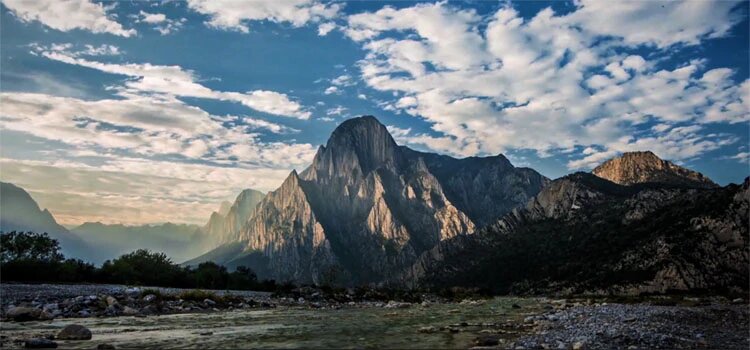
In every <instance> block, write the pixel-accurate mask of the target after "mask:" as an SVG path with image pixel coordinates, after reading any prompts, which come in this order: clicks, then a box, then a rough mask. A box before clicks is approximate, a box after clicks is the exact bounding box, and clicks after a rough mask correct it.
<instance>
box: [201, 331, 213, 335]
mask: <svg viewBox="0 0 750 350" xmlns="http://www.w3.org/2000/svg"><path fill="white" fill-rule="evenodd" d="M213 334H214V332H200V333H198V335H213Z"/></svg>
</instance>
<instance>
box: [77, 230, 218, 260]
mask: <svg viewBox="0 0 750 350" xmlns="http://www.w3.org/2000/svg"><path fill="white" fill-rule="evenodd" d="M72 231H73V233H75V234H76V235H77V236H79V237H81V239H83V240H84V241H85V242H86V243H87V244H89V245H90V246H91V247H92V248H93V249H92V252H95V253H96V257H95V258H94V259H93V261H94V262H95V263H101V262H103V261H104V260H107V259H114V258H117V257H119V256H120V255H122V254H126V253H130V252H132V251H134V250H137V249H148V250H151V251H154V252H163V253H165V254H167V256H169V257H170V258H171V259H172V260H174V261H182V260H184V259H186V258H189V257H192V256H195V255H196V254H200V253H202V252H203V251H205V245H206V243H207V242H206V240H207V237H206V236H205V234H204V233H203V232H201V231H200V227H199V226H197V225H187V224H173V223H165V224H159V225H138V226H126V225H120V224H114V225H106V224H102V223H100V222H87V223H84V224H82V225H80V226H78V227H76V228H73V229H72Z"/></svg>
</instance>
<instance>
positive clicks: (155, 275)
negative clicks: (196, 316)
mask: <svg viewBox="0 0 750 350" xmlns="http://www.w3.org/2000/svg"><path fill="white" fill-rule="evenodd" d="M0 279H1V280H2V281H3V282H7V281H16V282H64V283H114V284H127V285H139V286H156V287H175V288H204V289H239V290H264V291H275V290H277V289H278V286H277V285H276V283H275V281H273V280H265V281H259V280H258V277H257V275H256V274H255V272H253V270H251V269H249V268H247V267H244V266H240V267H238V268H237V269H236V270H235V271H233V272H229V271H227V269H226V268H225V267H224V266H220V265H217V264H215V263H213V262H205V263H202V264H200V265H198V267H196V268H192V267H182V266H180V265H178V264H175V263H173V262H172V260H171V259H169V257H167V256H166V255H165V254H164V253H156V252H150V251H148V250H146V249H139V250H136V251H134V252H132V253H128V254H125V255H122V256H120V257H118V258H116V259H113V260H107V261H105V262H104V264H102V266H101V267H96V266H94V265H93V264H90V263H87V262H85V261H83V260H80V259H70V258H68V259H66V258H65V256H63V254H62V253H61V252H60V244H59V242H58V241H57V240H55V239H52V238H50V237H49V236H48V235H47V234H46V233H33V232H15V231H14V232H10V233H3V234H0Z"/></svg>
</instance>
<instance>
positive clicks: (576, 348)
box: [573, 341, 584, 350]
mask: <svg viewBox="0 0 750 350" xmlns="http://www.w3.org/2000/svg"><path fill="white" fill-rule="evenodd" d="M583 346H584V343H583V342H581V341H577V342H575V343H573V350H582V349H583Z"/></svg>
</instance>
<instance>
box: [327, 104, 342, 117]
mask: <svg viewBox="0 0 750 350" xmlns="http://www.w3.org/2000/svg"><path fill="white" fill-rule="evenodd" d="M346 111H347V108H346V107H344V106H336V107H334V108H329V109H328V110H327V111H326V115H328V116H332V115H341V114H343V113H344V112H346Z"/></svg>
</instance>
